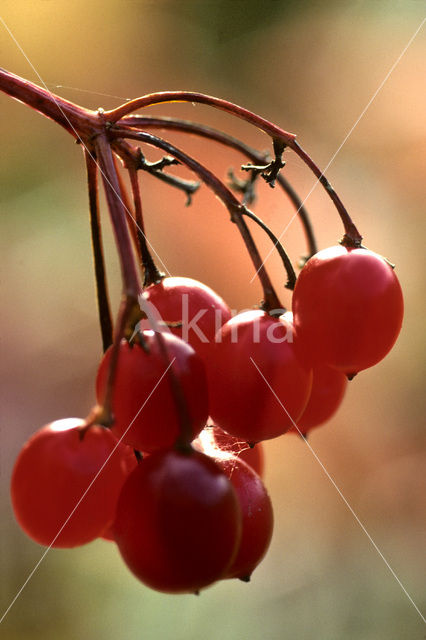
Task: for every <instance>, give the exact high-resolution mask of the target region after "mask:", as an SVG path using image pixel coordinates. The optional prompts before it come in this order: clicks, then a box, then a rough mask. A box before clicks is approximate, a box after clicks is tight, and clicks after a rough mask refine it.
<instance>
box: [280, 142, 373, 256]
mask: <svg viewBox="0 0 426 640" xmlns="http://www.w3.org/2000/svg"><path fill="white" fill-rule="evenodd" d="M289 146H290V145H289ZM291 148H292V149H293V151H294V152H295V153H297V155H298V156H299V158H301V160H303V162H305V164H307V165H308V167H309V168H310V169H311V171H312V172H313V173H314V175H315V176H316V177H317V178H318V181H319V182H320V183H321V184H322V186H323V187H324V189H325V190H326V191H327V193H328V195H329V196H330V198H331V199H332V201H333V203H334V205H335V207H336V209H337V211H338V213H339V216H340V218H341V220H342V222H343V226H344V229H345V235H344V236H343V239H342V240H341V244H343V245H344V246H345V247H360V246H361V244H362V235H361V234H360V233H359V231H358V229H357V228H356V226H355V224H354V222H353V220H352V218H351V217H350V215H349V213H348V211H347V210H346V207H345V206H344V205H343V202H342V201H341V200H340V198H339V196H338V195H337V193H336V192H335V190H334V189H333V187H332V186H331V184H330V183H329V181H328V180H327V178H326V177H325V175H324V174H323V172H322V171H321V169H320V168H319V167H317V165H316V164H315V162H314V161H313V160H312V158H311V157H310V156H309V155H308V154H307V153H306V151H304V149H302V147H301V146H300V145H299V143H298V142H297V141H296V140H294V142H293V143H292V145H291Z"/></svg>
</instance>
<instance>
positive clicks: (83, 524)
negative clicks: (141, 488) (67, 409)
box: [11, 418, 136, 547]
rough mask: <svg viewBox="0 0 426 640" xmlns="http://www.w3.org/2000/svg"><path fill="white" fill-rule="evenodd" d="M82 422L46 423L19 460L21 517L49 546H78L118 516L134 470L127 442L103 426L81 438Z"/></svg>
mask: <svg viewBox="0 0 426 640" xmlns="http://www.w3.org/2000/svg"><path fill="white" fill-rule="evenodd" d="M82 425H83V421H82V420H80V419H78V418H68V419H64V420H57V421H56V422H52V423H50V424H48V425H46V426H45V427H43V428H42V429H40V430H39V431H37V432H36V433H35V434H34V435H33V436H32V437H31V438H30V439H29V440H28V442H27V443H26V444H25V445H24V447H23V448H22V450H21V452H20V454H19V456H18V458H17V460H16V462H15V466H14V469H13V473H12V481H11V496H12V506H13V509H14V512H15V516H16V519H17V521H18V522H19V524H20V525H21V527H22V528H23V529H24V531H25V532H26V533H27V534H28V535H29V536H30V537H31V538H33V540H35V541H36V542H38V543H40V544H43V545H46V546H50V545H51V546H53V547H75V546H77V545H81V544H85V543H86V542H90V541H91V540H94V539H95V538H97V537H98V536H100V535H101V534H102V532H103V531H104V530H105V529H106V528H107V527H108V526H109V525H110V524H111V522H112V521H113V519H114V515H115V507H116V504H117V499H118V495H119V493H120V490H121V487H122V485H123V483H124V481H125V479H126V477H127V475H128V473H129V463H128V452H127V447H125V446H124V445H122V444H118V443H117V440H116V439H115V437H114V436H113V435H112V434H111V433H110V431H108V430H107V429H104V428H102V427H99V426H93V427H90V429H88V430H87V431H85V433H84V436H83V438H81V430H80V429H79V427H81V426H82ZM114 448H115V451H114ZM113 451H114V453H113ZM134 464H135V465H136V460H135V462H134ZM97 474H99V475H97ZM95 478H96V479H95ZM92 482H93V484H92ZM86 491H87V493H85V492H86ZM83 496H84V497H83ZM80 500H81V502H80ZM77 505H78V506H77ZM74 509H75V511H74ZM68 518H69V520H68ZM65 523H66V524H65ZM64 525H65V526H64Z"/></svg>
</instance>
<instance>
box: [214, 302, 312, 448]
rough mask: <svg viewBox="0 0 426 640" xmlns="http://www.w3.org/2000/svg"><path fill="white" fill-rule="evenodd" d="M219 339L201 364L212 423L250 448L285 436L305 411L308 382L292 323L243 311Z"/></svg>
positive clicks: (254, 312)
mask: <svg viewBox="0 0 426 640" xmlns="http://www.w3.org/2000/svg"><path fill="white" fill-rule="evenodd" d="M220 338H221V342H220V343H219V344H218V345H217V349H216V351H215V352H214V357H212V358H211V359H210V361H209V362H208V363H207V365H206V370H207V373H208V382H209V394H210V395H209V398H210V415H211V417H212V419H213V421H214V422H215V424H217V425H219V426H220V427H221V428H222V429H224V430H225V431H227V432H228V433H230V434H232V435H233V436H236V437H238V438H241V439H243V440H245V441H246V442H252V443H254V442H258V441H260V440H266V439H269V438H275V437H276V436H279V435H281V434H283V433H285V432H286V431H287V430H288V429H289V428H290V427H291V426H292V424H293V423H292V420H294V421H296V422H297V420H298V419H299V417H300V415H301V414H302V412H303V410H304V409H305V407H306V404H307V402H308V398H309V394H310V390H311V382H312V372H311V368H310V366H308V365H306V364H305V363H304V362H303V361H302V360H301V359H300V358H299V356H298V353H297V340H298V337H297V334H296V333H295V332H294V330H293V326H292V325H291V323H290V322H289V321H288V320H287V319H286V318H284V317H281V318H273V317H271V316H269V315H268V314H266V313H265V312H263V311H248V312H245V313H241V314H239V315H237V316H235V317H234V318H232V319H231V320H229V321H228V322H227V323H226V324H225V325H224V326H223V327H222V329H221V332H220ZM269 385H270V386H269ZM270 387H272V390H271V388H270ZM274 393H275V394H276V396H278V398H279V401H278V400H277V398H276V397H275V395H274ZM283 407H284V408H283Z"/></svg>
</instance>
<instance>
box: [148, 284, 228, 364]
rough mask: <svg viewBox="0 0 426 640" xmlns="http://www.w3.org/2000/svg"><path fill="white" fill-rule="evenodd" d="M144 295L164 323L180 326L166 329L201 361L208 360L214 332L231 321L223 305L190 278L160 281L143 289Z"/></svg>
mask: <svg viewBox="0 0 426 640" xmlns="http://www.w3.org/2000/svg"><path fill="white" fill-rule="evenodd" d="M144 296H145V298H147V300H148V301H149V302H151V304H152V305H153V306H154V307H155V309H156V310H157V311H158V313H159V314H160V316H161V318H162V320H164V322H182V327H171V329H170V330H171V331H172V333H174V334H175V335H176V336H178V337H179V338H182V339H183V340H185V342H188V343H189V344H190V345H191V346H192V347H193V348H194V349H195V351H197V353H199V355H200V356H201V357H203V358H208V356H209V353H210V350H211V348H212V346H214V337H215V335H216V333H217V332H218V331H219V329H220V327H221V326H222V325H223V324H224V323H225V322H227V321H228V320H229V319H230V318H231V310H230V309H229V307H228V305H227V304H226V302H225V301H224V300H222V298H221V297H220V296H218V295H217V293H215V292H214V291H213V290H212V289H210V288H209V287H207V286H206V285H205V284H202V283H201V282H198V281H197V280H192V279H191V278H164V279H163V280H162V281H161V282H159V283H158V284H153V285H151V286H150V287H147V289H145V291H144Z"/></svg>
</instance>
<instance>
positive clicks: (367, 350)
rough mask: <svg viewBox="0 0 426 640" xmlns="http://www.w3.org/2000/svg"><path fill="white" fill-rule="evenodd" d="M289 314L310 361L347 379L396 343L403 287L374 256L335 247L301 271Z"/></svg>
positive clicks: (319, 255)
mask: <svg viewBox="0 0 426 640" xmlns="http://www.w3.org/2000/svg"><path fill="white" fill-rule="evenodd" d="M293 313H294V325H295V327H296V330H297V332H298V334H299V337H300V338H301V341H303V343H304V344H305V345H306V350H307V352H308V353H309V355H310V357H311V358H312V359H313V360H315V361H316V362H319V363H322V364H326V365H329V366H331V367H334V368H336V369H339V370H340V371H343V372H344V373H346V374H347V375H349V376H350V375H353V374H355V373H357V372H358V371H361V370H363V369H366V368H368V367H371V366H373V365H374V364H376V363H377V362H379V361H380V360H382V358H384V357H385V355H386V354H387V353H388V352H389V350H390V349H391V348H392V346H393V344H394V343H395V340H396V339H397V337H398V334H399V331H400V329H401V325H402V319H403V298H402V291H401V286H400V284H399V281H398V279H397V277H396V275H395V272H394V270H393V269H392V267H391V266H390V265H389V264H388V263H387V262H386V261H385V260H384V259H383V258H382V257H381V256H379V255H378V254H376V253H373V252H372V251H368V250H367V249H350V248H346V247H343V246H340V245H339V246H334V247H330V248H329V249H324V250H323V251H320V252H319V253H317V254H315V255H314V256H313V257H312V258H310V260H308V262H307V263H306V265H305V266H304V267H303V269H302V271H301V272H300V274H299V277H298V279H297V282H296V287H295V289H294V293H293Z"/></svg>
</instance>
